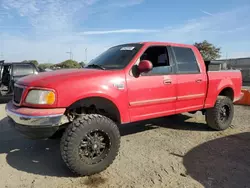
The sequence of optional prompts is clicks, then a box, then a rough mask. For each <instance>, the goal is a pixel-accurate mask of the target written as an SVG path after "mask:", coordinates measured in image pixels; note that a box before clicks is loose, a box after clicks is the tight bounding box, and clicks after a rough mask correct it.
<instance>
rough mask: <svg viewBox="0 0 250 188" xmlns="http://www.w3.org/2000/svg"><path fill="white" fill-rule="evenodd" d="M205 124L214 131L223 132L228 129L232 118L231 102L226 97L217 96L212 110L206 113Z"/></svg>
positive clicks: (232, 108) (232, 106) (232, 107)
mask: <svg viewBox="0 0 250 188" xmlns="http://www.w3.org/2000/svg"><path fill="white" fill-rule="evenodd" d="M205 116H206V122H207V124H208V126H209V127H211V128H212V129H215V130H219V131H220V130H225V129H227V128H228V127H230V125H231V123H232V120H233V116H234V105H233V101H232V100H231V99H230V98H228V97H226V96H219V97H218V99H217V100H216V103H215V106H214V107H213V108H210V109H207V111H206V114H205Z"/></svg>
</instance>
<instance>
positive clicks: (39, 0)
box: [0, 0, 250, 63]
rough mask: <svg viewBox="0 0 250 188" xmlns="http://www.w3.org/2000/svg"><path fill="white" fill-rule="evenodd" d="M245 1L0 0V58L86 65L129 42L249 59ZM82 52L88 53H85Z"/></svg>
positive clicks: (249, 4)
mask: <svg viewBox="0 0 250 188" xmlns="http://www.w3.org/2000/svg"><path fill="white" fill-rule="evenodd" d="M249 12H250V1H249V0H231V1H228V0H210V1H201V0H189V1H186V0H175V1H166V0H71V1H69V0H0V59H5V61H22V60H31V59H36V60H38V61H39V63H58V62H61V61H63V60H66V59H69V57H70V56H69V55H70V54H69V53H67V52H69V51H70V50H71V52H72V54H73V59H74V60H77V61H85V60H87V61H89V60H91V59H93V58H94V57H96V56H97V55H99V54H100V53H102V52H103V51H104V50H106V49H107V48H109V47H111V46H113V45H118V44H123V43H130V42H141V41H162V42H176V43H184V44H193V43H194V42H200V41H203V40H208V42H210V43H213V44H214V45H216V46H218V47H221V51H222V54H221V55H222V57H221V58H238V57H250V21H249V20H250V13H249ZM85 49H87V50H85Z"/></svg>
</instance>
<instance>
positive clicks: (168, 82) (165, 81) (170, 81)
mask: <svg viewBox="0 0 250 188" xmlns="http://www.w3.org/2000/svg"><path fill="white" fill-rule="evenodd" d="M163 83H164V84H165V85H168V84H172V80H169V79H166V80H163Z"/></svg>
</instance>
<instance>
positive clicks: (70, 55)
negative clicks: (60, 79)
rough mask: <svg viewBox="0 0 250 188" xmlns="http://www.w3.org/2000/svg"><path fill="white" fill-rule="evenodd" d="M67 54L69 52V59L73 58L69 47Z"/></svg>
mask: <svg viewBox="0 0 250 188" xmlns="http://www.w3.org/2000/svg"><path fill="white" fill-rule="evenodd" d="M66 53H67V54H69V59H70V60H72V59H73V52H72V50H71V48H70V49H69V52H66Z"/></svg>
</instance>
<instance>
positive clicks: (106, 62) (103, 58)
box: [84, 44, 142, 70]
mask: <svg viewBox="0 0 250 188" xmlns="http://www.w3.org/2000/svg"><path fill="white" fill-rule="evenodd" d="M141 47H142V44H124V45H119V46H114V47H111V48H109V49H108V50H107V51H105V52H103V53H102V54H101V55H99V56H98V57H96V58H95V59H93V60H92V61H90V62H89V63H88V64H87V65H86V66H85V67H84V68H101V69H103V70H104V69H123V68H125V67H126V66H127V65H128V64H129V62H130V61H131V60H132V58H133V57H134V56H135V54H136V53H137V52H138V51H139V50H140V48H141Z"/></svg>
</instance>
